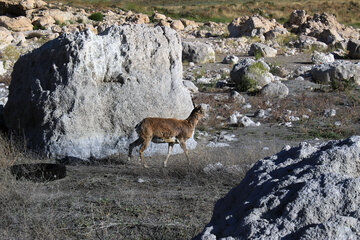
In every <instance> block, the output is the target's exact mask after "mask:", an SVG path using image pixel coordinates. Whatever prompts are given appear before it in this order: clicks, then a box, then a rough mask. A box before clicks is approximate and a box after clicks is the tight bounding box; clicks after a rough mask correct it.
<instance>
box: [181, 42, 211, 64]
mask: <svg viewBox="0 0 360 240" xmlns="http://www.w3.org/2000/svg"><path fill="white" fill-rule="evenodd" d="M182 46H183V52H182V54H183V55H182V57H183V60H187V61H190V62H194V63H208V62H215V51H214V49H213V48H212V47H211V46H210V45H209V44H206V43H201V42H183V43H182Z"/></svg>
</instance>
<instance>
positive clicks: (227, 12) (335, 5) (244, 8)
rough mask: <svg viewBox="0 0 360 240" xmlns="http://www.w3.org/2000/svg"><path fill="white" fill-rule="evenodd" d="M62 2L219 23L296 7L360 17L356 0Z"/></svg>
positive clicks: (282, 15)
mask: <svg viewBox="0 0 360 240" xmlns="http://www.w3.org/2000/svg"><path fill="white" fill-rule="evenodd" d="M49 2H54V1H49ZM56 2H58V1H56ZM60 2H63V3H66V4H70V5H74V6H81V7H91V8H95V9H100V8H109V7H120V8H122V9H125V10H133V11H137V12H143V13H148V14H152V12H153V11H154V10H157V11H159V12H162V13H165V14H167V15H168V16H170V17H174V18H180V17H186V18H189V19H194V20H198V21H209V20H211V21H218V22H229V21H231V20H232V19H234V18H236V17H239V16H244V15H253V14H260V15H263V16H266V17H269V18H276V19H277V20H278V21H280V22H284V21H286V19H288V17H289V16H290V13H291V12H292V11H293V10H296V9H304V10H306V11H307V12H308V13H309V14H313V13H316V12H328V13H332V14H335V15H336V16H337V19H338V21H340V22H342V23H346V24H353V25H358V24H359V18H358V17H357V16H358V12H359V10H360V3H359V2H358V1H356V0H352V1H348V0H340V1H335V0H330V1H328V0H319V1H317V0H305V1H290V0H281V1H273V0H246V1H240V0H237V1H225V0H212V1H205V0H197V1H192V0H182V1H176V2H174V1H163V0H151V1H144V0H136V1H132V0H124V1H121V2H118V1H100V0H85V1H84V0H62V1H60Z"/></svg>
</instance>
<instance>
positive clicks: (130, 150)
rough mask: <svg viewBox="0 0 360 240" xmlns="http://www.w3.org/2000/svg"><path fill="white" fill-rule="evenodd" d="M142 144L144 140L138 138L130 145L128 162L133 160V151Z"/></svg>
mask: <svg viewBox="0 0 360 240" xmlns="http://www.w3.org/2000/svg"><path fill="white" fill-rule="evenodd" d="M142 143H143V140H142V139H141V138H138V139H136V140H135V141H134V142H132V143H131V144H130V145H129V154H128V160H130V158H132V151H133V149H134V147H136V146H139V145H140V144H142Z"/></svg>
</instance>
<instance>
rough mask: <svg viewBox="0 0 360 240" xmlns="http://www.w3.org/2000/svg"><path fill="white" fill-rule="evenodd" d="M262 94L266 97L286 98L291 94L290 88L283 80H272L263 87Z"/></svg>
mask: <svg viewBox="0 0 360 240" xmlns="http://www.w3.org/2000/svg"><path fill="white" fill-rule="evenodd" d="M261 95H263V96H264V97H278V98H284V97H286V96H287V95H289V88H288V87H287V86H286V85H285V84H283V83H281V82H278V81H277V82H271V83H269V84H267V85H265V86H264V87H263V88H262V89H261Z"/></svg>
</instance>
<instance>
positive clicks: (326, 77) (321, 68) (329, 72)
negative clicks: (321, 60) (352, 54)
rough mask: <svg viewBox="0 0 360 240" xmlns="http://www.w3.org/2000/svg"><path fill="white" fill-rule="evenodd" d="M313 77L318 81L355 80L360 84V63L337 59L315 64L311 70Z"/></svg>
mask: <svg viewBox="0 0 360 240" xmlns="http://www.w3.org/2000/svg"><path fill="white" fill-rule="evenodd" d="M311 75H312V79H313V80H314V81H316V82H318V83H322V84H324V83H325V84H326V83H336V82H343V81H350V80H351V81H353V82H354V83H355V84H357V85H360V63H352V62H349V61H336V62H333V63H328V64H320V65H315V66H314V67H313V68H312V70H311Z"/></svg>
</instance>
